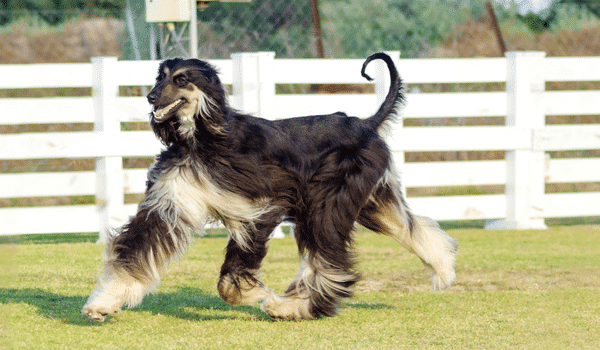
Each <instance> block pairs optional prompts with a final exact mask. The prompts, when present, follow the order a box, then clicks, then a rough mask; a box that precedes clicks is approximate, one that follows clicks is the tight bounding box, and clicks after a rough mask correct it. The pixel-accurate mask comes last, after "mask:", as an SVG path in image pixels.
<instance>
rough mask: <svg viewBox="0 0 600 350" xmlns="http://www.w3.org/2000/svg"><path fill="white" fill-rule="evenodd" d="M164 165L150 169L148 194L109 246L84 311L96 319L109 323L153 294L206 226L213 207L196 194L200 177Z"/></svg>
mask: <svg viewBox="0 0 600 350" xmlns="http://www.w3.org/2000/svg"><path fill="white" fill-rule="evenodd" d="M164 163H165V161H164V160H163V161H159V162H158V163H157V164H156V165H155V166H154V167H153V168H152V169H151V170H150V172H149V174H148V189H147V191H146V198H145V199H144V201H143V202H142V203H140V205H139V208H138V211H137V213H136V215H135V216H134V217H132V218H131V220H130V222H129V223H128V224H126V225H125V226H123V227H122V228H121V229H120V231H119V232H118V234H116V235H114V236H112V237H111V238H110V240H109V242H108V243H107V245H106V252H105V256H104V271H103V275H102V276H100V278H99V282H98V287H97V289H96V290H95V291H94V292H93V293H92V294H91V295H90V297H89V299H88V301H87V303H86V304H85V305H84V307H83V310H82V312H83V313H84V314H86V315H88V316H89V317H90V318H92V319H94V320H97V321H104V318H105V317H106V316H107V315H111V314H115V313H118V312H120V310H121V307H122V306H123V304H127V305H128V306H129V307H132V306H135V305H137V304H139V303H140V302H141V301H142V299H143V298H144V296H145V295H146V294H148V293H150V292H153V291H154V290H155V289H156V287H157V286H158V284H159V283H160V273H161V272H162V270H163V269H164V267H165V266H166V265H167V264H168V263H169V262H171V261H172V260H175V259H177V258H179V257H180V256H181V255H183V253H184V252H185V250H186V249H187V247H188V245H189V243H190V241H191V236H192V234H193V232H194V231H195V230H201V229H202V226H203V225H204V222H205V220H206V217H207V208H206V206H205V205H204V203H202V202H201V201H200V200H199V199H198V198H197V197H194V194H195V193H197V192H198V190H197V188H196V187H197V186H198V181H196V180H193V179H192V178H189V177H193V175H192V174H190V173H189V172H188V171H186V170H185V169H178V168H173V169H172V171H170V172H165V171H163V170H162V168H163V166H162V165H163V164H164Z"/></svg>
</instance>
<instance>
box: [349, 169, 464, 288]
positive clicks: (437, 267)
mask: <svg viewBox="0 0 600 350" xmlns="http://www.w3.org/2000/svg"><path fill="white" fill-rule="evenodd" d="M388 175H390V174H388ZM357 221H358V223H360V224H361V225H363V226H365V227H366V228H368V229H370V230H372V231H375V232H378V233H381V234H384V235H387V236H390V237H393V238H394V239H395V240H396V241H398V242H399V243H400V244H401V245H402V246H404V247H405V248H406V249H408V250H409V251H411V252H413V253H414V254H416V255H417V256H418V257H419V258H420V259H421V261H422V262H423V264H424V265H425V266H426V267H428V268H429V269H430V270H431V273H432V288H433V289H434V290H441V289H444V288H448V287H449V286H450V285H451V284H452V281H453V280H454V278H455V277H456V274H455V272H454V263H455V260H456V255H457V253H458V241H457V240H456V239H454V238H452V237H450V236H449V235H448V234H447V233H446V232H444V231H443V230H442V229H441V228H440V226H439V225H438V224H437V223H436V222H435V221H434V220H432V219H430V218H427V217H422V216H416V215H414V214H412V213H411V212H410V210H409V209H408V206H407V204H406V202H405V201H404V199H403V197H402V193H401V191H400V190H399V186H398V184H397V183H396V180H390V179H389V177H388V181H387V182H385V183H383V184H380V186H379V187H378V188H377V190H376V191H375V192H374V194H373V195H372V196H371V198H370V200H369V202H368V203H367V205H366V206H365V207H364V208H363V209H362V210H361V212H360V215H359V217H358V220H357Z"/></svg>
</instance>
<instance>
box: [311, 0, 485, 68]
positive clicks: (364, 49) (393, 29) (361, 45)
mask: <svg viewBox="0 0 600 350" xmlns="http://www.w3.org/2000/svg"><path fill="white" fill-rule="evenodd" d="M483 6H484V5H483V1H478V0H475V1H470V2H469V3H467V2H465V1H461V0H388V1H378V0H341V1H331V0H330V1H324V2H322V5H321V9H322V18H323V20H324V22H325V23H326V24H325V28H326V31H325V35H326V39H327V43H328V44H329V45H334V46H337V47H338V48H339V50H340V51H342V53H343V54H345V55H347V56H350V57H364V56H365V54H367V53H369V52H373V51H378V50H401V51H402V56H403V57H416V56H418V55H419V53H420V52H422V51H423V50H424V49H427V48H428V47H431V46H432V45H434V44H435V42H437V41H439V40H443V39H444V38H445V37H446V36H447V35H448V34H449V33H450V32H451V31H452V27H453V26H454V25H456V24H458V23H461V22H462V21H463V20H465V19H466V18H467V17H469V16H473V15H475V16H481V14H482V13H483Z"/></svg>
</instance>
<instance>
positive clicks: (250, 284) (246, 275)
mask: <svg viewBox="0 0 600 350" xmlns="http://www.w3.org/2000/svg"><path fill="white" fill-rule="evenodd" d="M227 226H228V229H229V231H230V238H229V242H228V243H227V248H226V254H225V262H224V263H223V266H222V267H221V274H220V278H219V283H218V285H217V289H218V291H219V295H220V296H221V298H222V299H223V300H224V301H226V302H227V303H229V304H231V305H234V306H240V305H253V304H255V303H257V302H259V301H261V300H263V299H265V298H266V297H267V296H269V295H270V294H271V291H270V290H269V289H268V288H267V287H266V286H265V285H264V284H263V283H262V282H261V281H260V279H259V278H260V276H259V270H260V266H261V262H262V260H263V258H264V257H265V255H266V254H267V245H266V244H267V241H268V239H269V235H270V233H271V231H273V229H274V228H275V227H276V226H277V224H276V223H273V224H264V223H262V224H261V223H255V224H254V225H250V224H243V223H240V222H229V223H227ZM240 239H243V242H239V240H240Z"/></svg>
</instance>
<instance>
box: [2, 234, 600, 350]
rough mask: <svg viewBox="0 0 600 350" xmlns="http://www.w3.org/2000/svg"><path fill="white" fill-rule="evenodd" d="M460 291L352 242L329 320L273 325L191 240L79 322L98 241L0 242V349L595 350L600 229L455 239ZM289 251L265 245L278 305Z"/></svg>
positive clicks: (401, 253) (368, 238)
mask: <svg viewBox="0 0 600 350" xmlns="http://www.w3.org/2000/svg"><path fill="white" fill-rule="evenodd" d="M449 233H450V234H451V235H452V236H454V237H456V238H458V239H459V241H460V255H459V257H458V260H457V280H456V282H455V284H454V285H453V286H452V287H451V288H450V289H449V290H447V291H445V292H443V293H433V292H431V291H430V287H429V276H428V272H426V271H425V269H424V268H423V267H422V265H421V263H420V261H419V259H418V258H416V257H415V256H413V255H411V254H409V253H408V252H406V251H405V250H404V249H402V248H401V247H400V246H398V245H397V244H396V243H395V242H394V241H392V240H391V239H389V238H386V237H382V236H377V235H374V234H371V233H367V232H363V231H361V232H359V233H358V234H357V239H356V245H355V246H356V250H357V251H358V253H359V254H358V255H359V257H360V261H361V263H360V270H361V271H362V273H363V279H362V280H361V282H359V283H358V284H357V286H356V288H355V289H356V296H355V297H354V298H353V299H350V300H348V301H347V302H346V307H345V308H344V310H343V311H342V313H341V314H340V316H338V317H334V318H327V319H322V320H317V321H304V322H285V321H273V320H271V319H269V318H268V317H267V316H266V315H265V314H263V313H262V312H261V311H260V310H259V309H258V307H231V306H229V305H228V304H226V303H224V302H223V301H222V300H221V299H220V298H219V297H218V293H217V290H216V282H217V278H218V273H219V268H220V264H221V262H222V260H223V249H224V247H225V244H226V238H224V237H216V238H215V237H213V238H203V239H198V240H197V241H196V242H195V244H194V245H193V246H192V247H191V248H190V250H189V252H188V254H186V255H185V256H184V258H183V259H182V260H181V261H179V262H177V263H174V264H173V265H171V266H170V267H169V269H168V272H167V273H166V274H165V275H164V277H163V280H162V285H161V286H160V288H159V290H158V293H157V294H155V295H150V296H148V297H146V299H145V300H144V302H143V303H142V304H141V305H140V306H139V307H137V308H134V309H125V310H124V311H123V312H122V313H121V314H119V315H117V316H114V317H109V318H108V319H107V321H106V322H105V323H96V322H93V321H90V320H88V319H87V318H86V317H84V316H83V315H81V313H80V309H81V307H82V306H83V304H84V302H85V300H86V298H87V295H88V294H89V293H90V292H91V291H92V289H93V287H94V285H95V280H96V276H97V273H98V269H99V268H100V265H101V254H102V249H103V247H102V246H101V245H96V244H94V243H92V241H93V237H90V236H89V235H84V236H82V237H81V239H77V238H76V237H75V238H73V237H70V236H66V237H65V238H63V239H60V237H58V241H59V243H53V242H52V240H51V239H42V240H31V239H30V240H27V241H21V242H19V243H10V240H4V241H0V242H2V244H0V275H1V276H0V349H21V348H23V349H25V348H26V349H92V348H95V349H104V348H106V349H108V348H111V349H114V348H121V349H145V350H149V349H195V348H198V349H378V350H380V349H586V348H589V349H598V348H599V347H600V332H599V331H598V330H600V226H592V225H587V226H572V227H552V228H550V229H549V230H546V231H485V230H481V229H453V230H449ZM297 260H298V259H297V253H296V248H295V243H294V241H293V240H292V239H291V238H289V237H287V238H285V239H283V240H273V241H271V243H270V251H269V255H268V256H267V258H266V259H265V263H264V265H263V269H262V272H263V273H264V277H263V281H264V282H265V283H266V284H267V285H268V286H269V287H271V288H273V289H275V290H276V291H278V292H282V291H283V290H284V289H285V288H286V286H287V284H288V283H289V282H290V281H291V280H292V279H293V278H294V276H295V274H296V272H297V269H298V261H297Z"/></svg>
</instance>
